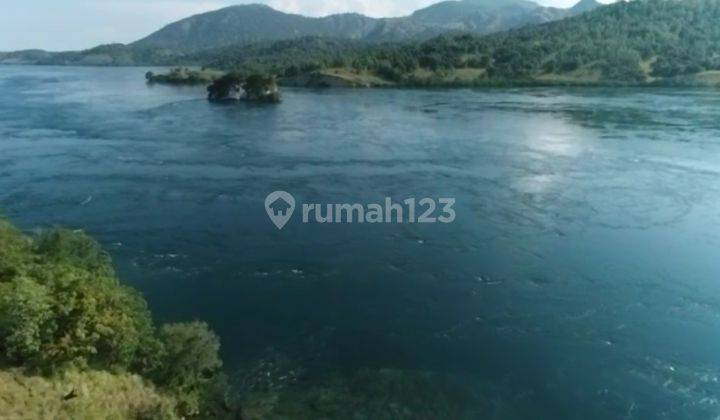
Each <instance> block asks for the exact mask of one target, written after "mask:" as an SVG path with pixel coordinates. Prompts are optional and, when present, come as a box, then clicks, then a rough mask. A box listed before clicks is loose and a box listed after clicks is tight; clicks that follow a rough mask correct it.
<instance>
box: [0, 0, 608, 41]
mask: <svg viewBox="0 0 720 420" xmlns="http://www.w3.org/2000/svg"><path fill="white" fill-rule="evenodd" d="M437 1H438V0H24V1H18V0H11V1H4V2H3V3H5V4H3V5H2V13H0V51H15V50H21V49H31V48H39V49H44V50H49V51H64V50H79V49H85V48H90V47H93V46H96V45H99V44H106V43H113V42H122V43H128V42H132V41H136V40H138V39H140V38H143V37H145V36H147V35H149V34H150V33H152V32H154V31H156V30H158V29H160V28H161V27H163V26H165V25H167V24H168V23H172V22H174V21H177V20H179V19H182V18H184V17H188V16H190V15H194V14H197V13H203V12H207V11H210V10H215V9H220V8H222V7H226V6H231V5H234V4H243V3H265V4H267V5H269V6H272V7H274V8H275V9H278V10H282V11H284V12H290V13H300V14H303V15H307V16H324V15H328V14H332V13H340V12H358V13H362V14H365V15H368V16H373V17H385V16H404V15H408V14H410V13H412V12H413V11H414V10H417V9H420V8H422V7H425V6H428V5H430V4H432V3H436V2H437ZM576 1H577V0H537V2H538V3H541V4H543V5H546V6H556V7H569V6H572V5H573V4H574V3H575V2H576ZM607 1H608V0H605V2H607Z"/></svg>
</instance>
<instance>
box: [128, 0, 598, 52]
mask: <svg viewBox="0 0 720 420" xmlns="http://www.w3.org/2000/svg"><path fill="white" fill-rule="evenodd" d="M599 6H600V3H597V2H596V1H595V0H582V1H581V2H580V3H578V4H577V5H576V6H575V7H573V8H570V9H557V8H551V7H543V6H540V5H539V4H537V3H534V2H532V1H528V0H462V1H445V2H441V3H437V4H434V5H432V6H430V7H427V8H425V9H422V10H418V11H416V12H415V13H413V14H412V15H410V16H407V17H402V18H370V17H367V16H363V15H360V14H356V13H345V14H337V15H331V16H326V17H321V18H312V17H306V16H302V15H297V14H290V13H284V12H280V11H278V10H275V9H273V8H271V7H269V6H266V5H261V4H250V5H240V6H231V7H226V8H224V9H220V10H216V11H213V12H208V13H203V14H199V15H195V16H191V17H188V18H186V19H182V20H180V21H178V22H175V23H172V24H170V25H167V26H165V27H164V28H162V29H160V30H159V31H157V32H155V33H153V34H151V35H149V36H148V37H146V38H143V39H141V40H139V41H137V42H135V43H133V44H131V46H135V47H143V48H145V47H152V48H166V49H169V50H172V51H176V52H196V51H201V50H206V49H211V48H221V47H226V46H230V45H236V44H241V43H248V42H256V41H273V40H283V39H296V38H301V37H307V36H316V37H327V38H340V39H354V40H366V41H398V40H422V39H427V38H430V37H432V36H436V35H439V34H441V33H446V32H451V31H468V32H473V33H477V34H487V33H492V32H498V31H503V30H507V29H512V28H517V27H521V26H526V25H533V24H539V23H545V22H550V21H554V20H559V19H563V18H565V17H568V16H572V15H575V14H578V13H583V12H587V11H590V10H593V9H595V8H597V7H599Z"/></svg>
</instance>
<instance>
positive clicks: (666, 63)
mask: <svg viewBox="0 0 720 420" xmlns="http://www.w3.org/2000/svg"><path fill="white" fill-rule="evenodd" d="M719 21H720V0H634V1H630V2H618V3H616V4H613V5H609V6H606V7H601V8H599V9H597V10H594V11H591V12H588V13H584V14H580V15H578V16H575V17H570V18H567V19H564V20H561V21H557V22H552V23H548V24H544V25H538V26H529V27H525V28H522V29H518V30H513V31H509V32H504V33H498V34H494V35H488V36H482V37H481V36H475V35H468V34H460V35H443V36H439V37H436V38H433V39H431V40H428V41H425V42H410V43H394V44H390V43H385V44H367V43H362V42H355V41H338V40H323V39H319V38H302V39H294V40H287V41H280V42H275V43H268V42H266V43H258V44H252V45H244V46H242V47H240V46H233V47H225V48H223V49H218V50H208V51H205V52H201V53H198V54H196V55H195V56H193V59H194V60H197V61H200V62H204V63H207V64H208V65H210V66H213V67H216V68H226V69H234V70H236V71H239V72H242V73H245V74H247V73H249V72H260V73H268V74H277V75H281V76H283V75H284V76H297V75H302V74H310V73H312V72H315V71H318V70H323V69H329V68H333V67H337V66H338V65H339V64H344V66H349V67H351V68H352V69H353V70H355V71H369V72H370V73H373V74H375V75H377V76H380V77H382V78H384V79H386V80H388V81H392V82H395V83H396V84H400V85H437V84H441V85H446V84H455V83H454V82H453V80H455V79H456V78H455V77H454V76H453V75H454V74H456V73H458V72H459V71H461V70H462V69H466V68H474V69H482V70H485V72H484V75H483V77H481V78H479V79H476V80H474V81H473V83H474V84H500V83H506V82H512V83H539V82H548V81H551V80H554V79H557V78H558V77H561V78H562V79H563V80H566V81H571V80H577V81H578V82H580V83H582V82H592V83H602V82H619V83H629V84H637V83H645V82H651V81H653V79H652V78H657V77H662V78H666V79H671V78H676V77H680V76H685V75H688V74H696V73H699V72H702V71H709V70H720V25H718V24H717V22H719ZM588 75H592V77H590V78H589V79H586V78H588V77H589V76H588ZM457 80H458V83H460V84H463V85H464V84H467V83H468V81H467V80H465V79H463V78H462V77H458V78H457Z"/></svg>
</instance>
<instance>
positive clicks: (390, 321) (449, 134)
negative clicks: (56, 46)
mask: <svg viewBox="0 0 720 420" xmlns="http://www.w3.org/2000/svg"><path fill="white" fill-rule="evenodd" d="M147 70H148V69H145V68H120V69H109V68H71V67H66V68H60V67H17V66H15V67H13V66H4V67H0V209H1V211H2V212H3V213H4V214H5V216H7V217H8V218H9V219H11V220H12V221H13V223H15V224H17V225H18V226H20V227H22V228H23V229H24V230H26V231H28V232H31V231H33V230H36V229H41V228H47V227H52V226H64V227H69V228H72V229H84V230H86V231H87V232H88V233H90V234H91V235H93V236H94V237H96V238H97V239H98V240H99V241H101V242H102V244H103V245H104V246H105V247H106V248H107V249H108V250H109V251H110V252H111V254H112V256H113V258H114V260H115V262H116V265H117V267H118V272H119V274H120V276H121V277H122V279H123V280H124V281H125V282H127V283H129V284H130V285H132V286H133V287H136V288H137V289H139V290H141V291H142V292H143V294H144V295H145V297H146V298H147V300H148V301H149V303H150V306H151V309H152V311H153V313H154V314H155V317H156V318H157V320H158V322H178V321H191V320H195V319H201V320H205V321H207V322H208V323H209V324H210V325H211V326H212V328H213V329H215V330H216V331H217V332H218V334H219V335H220V336H221V338H222V343H223V356H224V358H225V360H226V367H227V370H228V372H229V373H230V374H231V375H234V374H235V372H237V375H238V377H240V376H242V375H247V372H253V369H254V368H253V367H252V366H256V365H257V363H258V361H267V360H269V359H270V360H275V361H278V360H282V362H277V363H278V364H284V365H286V366H294V367H295V368H293V369H287V368H286V369H287V370H288V371H293V375H296V376H299V377H300V379H297V380H298V381H299V383H300V384H305V385H304V386H310V385H308V384H310V383H312V381H313V380H314V378H321V377H325V376H327V375H328V374H333V375H336V376H339V377H343V376H344V377H352V376H353V375H356V374H357V372H372V371H377V372H385V373H387V372H401V373H400V374H404V373H407V374H408V375H410V374H415V373H418V372H420V373H422V374H428V375H437V377H442V378H453V379H452V380H453V381H455V382H453V383H454V384H455V385H457V384H458V383H461V384H462V386H461V387H459V388H456V389H462V394H463V396H462V397H460V395H459V393H454V392H455V391H453V392H449V393H447V392H446V393H444V394H443V392H444V391H443V390H438V395H445V396H446V397H447V396H448V395H449V397H448V398H450V399H452V397H453V396H454V395H456V394H458V399H462V400H463V401H462V402H460V404H471V405H472V404H473V403H468V401H484V402H483V403H482V404H480V403H478V404H477V406H474V407H470V408H469V411H468V410H467V409H466V410H465V411H463V413H465V414H467V413H471V414H470V416H469V417H474V418H478V419H486V418H492V419H506V418H507V419H530V418H532V419H536V420H543V419H548V420H558V419H649V420H650V419H671V420H683V419H692V420H697V419H717V418H720V400H719V399H720V91H715V90H709V89H697V90H681V89H601V88H584V89H580V88H534V89H491V90H465V89H463V90H290V89H286V90H285V91H284V92H283V93H284V101H283V102H282V104H279V105H277V106H267V105H264V106H259V105H247V104H240V105H232V106H227V105H217V104H211V103H208V102H207V101H206V100H205V99H204V95H205V94H204V90H203V88H201V87H197V88H193V87H190V88H176V87H168V86H160V85H155V86H148V85H146V84H145V82H144V73H145V71H147ZM276 190H284V191H287V192H289V193H291V194H292V195H293V196H294V197H295V199H296V200H297V202H298V203H327V204H330V203H363V204H367V203H382V202H384V200H385V198H386V197H390V198H392V199H393V200H395V201H397V202H400V201H402V200H405V199H408V198H413V197H414V198H417V199H420V198H425V197H429V198H440V197H452V198H455V199H456V205H455V210H456V212H457V218H456V221H455V222H454V223H451V224H407V223H406V224H318V223H309V224H303V223H301V220H300V217H299V216H298V215H297V214H296V215H295V217H294V218H293V219H292V220H291V221H290V222H289V223H288V225H287V226H286V227H285V228H284V229H283V230H278V229H277V228H276V227H275V226H274V225H273V224H272V223H271V222H270V220H269V219H268V217H267V215H266V212H265V197H266V196H267V195H268V194H269V193H271V192H273V191H276ZM262 365H263V364H262V362H260V366H262ZM255 371H256V370H255ZM298 372H299V373H298ZM275 373H276V372H275ZM269 375H270V372H268V377H269ZM285 376H287V375H285ZM278 380H281V379H278ZM443 381H444V382H443V383H446V382H447V380H445V379H444V380H443ZM240 382H242V381H240ZM295 386H298V385H297V384H296V385H295ZM441 386H443V385H441V384H440V383H438V387H441ZM454 389H455V388H454ZM392 392H393V390H387V391H384V392H383V394H385V395H392ZM432 394H433V393H431V395H432ZM467 394H471V395H472V396H471V397H470V398H468V397H467ZM446 403H447V405H449V406H452V405H453V404H454V403H453V402H452V401H450V402H446ZM466 408H467V407H466ZM427 417H428V418H442V417H444V416H443V415H442V414H439V413H438V412H435V414H433V415H428V416H427ZM446 417H447V418H452V415H451V414H447V416H446ZM390 418H392V416H390Z"/></svg>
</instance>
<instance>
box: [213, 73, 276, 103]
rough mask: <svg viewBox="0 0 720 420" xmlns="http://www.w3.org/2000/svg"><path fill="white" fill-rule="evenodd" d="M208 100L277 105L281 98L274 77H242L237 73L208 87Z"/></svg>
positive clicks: (259, 75)
mask: <svg viewBox="0 0 720 420" xmlns="http://www.w3.org/2000/svg"><path fill="white" fill-rule="evenodd" d="M208 100H210V101H212V102H226V101H247V102H264V103H278V102H280V101H281V98H280V89H279V88H278V84H277V80H276V79H275V77H274V76H265V75H261V74H253V75H250V76H248V77H243V76H242V75H241V74H239V73H228V74H226V75H225V76H223V77H221V78H219V79H217V80H215V81H214V82H213V84H211V85H210V86H208Z"/></svg>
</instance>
